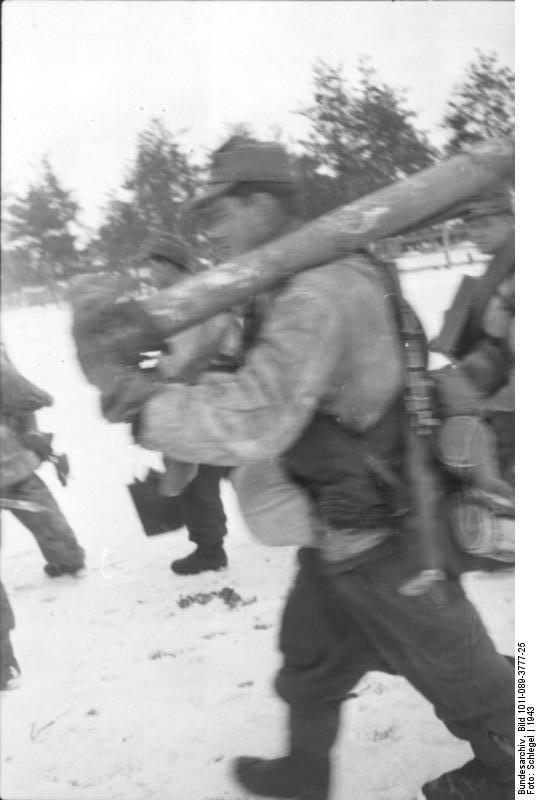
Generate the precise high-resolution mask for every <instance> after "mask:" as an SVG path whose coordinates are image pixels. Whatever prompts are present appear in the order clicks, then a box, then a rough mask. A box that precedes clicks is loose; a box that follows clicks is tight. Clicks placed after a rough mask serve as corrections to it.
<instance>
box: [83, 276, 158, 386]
mask: <svg viewBox="0 0 537 800" xmlns="http://www.w3.org/2000/svg"><path fill="white" fill-rule="evenodd" d="M72 304H73V329H72V333H73V338H74V340H75V345H76V348H77V355H78V360H79V363H80V366H81V367H82V371H83V372H84V375H85V376H86V379H87V380H88V381H89V382H90V383H92V384H93V385H95V386H97V387H98V388H99V389H102V387H103V384H107V382H108V380H109V375H108V373H109V368H112V371H113V372H114V371H115V368H116V367H118V366H120V367H123V366H136V365H137V364H138V363H139V361H140V354H141V353H143V352H147V351H151V350H160V348H161V346H162V337H161V336H160V334H159V333H158V331H157V329H156V327H155V325H154V323H153V320H152V319H151V317H149V315H148V314H147V313H146V312H145V311H144V310H143V308H142V307H141V306H140V305H139V304H138V303H137V302H136V301H135V300H133V299H131V298H125V297H122V296H121V295H120V294H118V282H117V280H113V281H110V280H108V281H107V280H104V282H103V285H102V286H100V287H96V286H95V278H92V280H91V281H86V282H85V283H83V284H82V287H81V288H80V291H79V293H78V294H77V296H76V297H74V298H73V299H72Z"/></svg>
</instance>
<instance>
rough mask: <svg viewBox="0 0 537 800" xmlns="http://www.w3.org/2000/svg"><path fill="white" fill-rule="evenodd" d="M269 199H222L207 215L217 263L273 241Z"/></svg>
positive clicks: (218, 200) (259, 196)
mask: <svg viewBox="0 0 537 800" xmlns="http://www.w3.org/2000/svg"><path fill="white" fill-rule="evenodd" d="M267 198H270V196H269V195H263V194H259V195H252V197H248V198H242V197H227V196H224V197H219V198H217V199H216V200H215V201H214V202H213V203H212V204H211V206H210V208H209V211H208V215H207V234H208V236H209V239H210V240H211V244H212V246H213V250H214V252H215V255H216V257H217V259H218V260H219V261H220V262H222V261H229V260H231V259H233V258H235V257H237V256H240V255H243V253H246V252H248V250H252V249H253V248H254V247H257V246H258V245H260V244H262V243H263V242H265V241H266V240H267V239H269V238H270V236H271V234H272V230H273V227H274V226H273V221H272V217H271V208H270V201H271V199H272V198H270V199H268V200H267Z"/></svg>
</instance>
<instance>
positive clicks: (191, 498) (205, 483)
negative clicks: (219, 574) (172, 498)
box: [171, 464, 227, 575]
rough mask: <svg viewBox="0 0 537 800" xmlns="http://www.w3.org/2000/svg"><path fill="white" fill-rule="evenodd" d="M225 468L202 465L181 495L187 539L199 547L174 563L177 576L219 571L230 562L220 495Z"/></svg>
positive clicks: (173, 567) (173, 566) (173, 568)
mask: <svg viewBox="0 0 537 800" xmlns="http://www.w3.org/2000/svg"><path fill="white" fill-rule="evenodd" d="M225 471H226V470H225V469H224V468H222V467H213V466H208V465H206V464H200V467H199V469H198V473H197V475H196V477H195V478H194V480H193V481H191V483H189V485H188V486H187V487H186V489H185V490H184V492H183V493H182V495H181V508H182V511H183V521H184V524H185V526H186V528H187V530H188V538H189V539H190V540H191V541H192V542H194V543H195V544H196V546H197V547H196V550H194V552H193V553H190V555H188V556H186V558H179V559H176V560H175V561H173V562H172V564H171V568H172V570H173V571H174V572H175V573H176V574H178V575H193V574H196V573H199V572H204V571H206V570H218V569H220V568H221V567H225V566H226V565H227V556H226V553H225V550H224V537H225V535H226V533H227V527H226V515H225V512H224V506H223V503H222V500H221V497H220V479H221V478H222V477H223V475H224V473H225Z"/></svg>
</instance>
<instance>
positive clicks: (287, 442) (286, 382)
mask: <svg viewBox="0 0 537 800" xmlns="http://www.w3.org/2000/svg"><path fill="white" fill-rule="evenodd" d="M377 269H378V268H377V267H375V266H374V265H372V263H371V262H370V261H369V259H368V258H367V257H366V256H365V255H355V256H348V257H346V258H343V259H341V260H338V261H335V262H332V263H330V264H327V265H324V266H322V267H318V268H316V269H313V270H309V271H307V272H303V273H300V274H299V275H297V276H295V277H294V278H292V279H291V280H290V281H288V283H287V284H285V286H284V287H283V288H281V289H280V290H279V291H278V292H276V293H274V294H273V295H272V296H271V298H270V301H269V303H268V304H267V308H266V311H265V313H264V316H263V318H262V320H261V325H260V328H259V331H258V333H257V335H256V338H255V340H254V343H253V346H252V348H251V349H250V350H249V352H248V353H247V354H246V358H245V362H244V365H243V366H242V367H241V368H240V369H239V370H238V371H237V372H235V373H234V374H218V373H216V374H207V375H206V376H205V377H204V379H203V381H202V382H200V383H199V384H197V385H195V386H186V385H170V386H166V387H163V388H162V390H161V391H160V392H159V393H158V394H157V395H155V396H154V397H153V398H151V399H150V400H149V401H148V402H147V403H146V405H145V407H144V410H143V411H142V414H141V419H140V426H139V441H140V443H141V444H142V445H143V446H145V447H147V448H149V449H151V450H158V451H161V452H163V453H164V454H165V455H167V456H169V457H171V458H175V459H178V460H181V461H189V462H192V463H204V464H216V465H222V466H229V465H241V464H247V463H252V462H257V461H264V460H266V459H271V458H274V457H276V456H278V455H280V454H282V453H284V452H285V451H287V450H288V449H289V448H290V447H291V446H292V445H293V443H294V442H296V441H297V440H298V438H299V437H300V435H301V434H302V433H303V432H304V431H305V429H306V428H307V426H308V424H309V423H310V422H311V420H312V418H313V416H314V415H315V414H316V413H321V414H326V415H328V416H330V417H333V418H334V419H336V420H337V421H339V422H340V423H341V424H343V425H345V426H346V427H348V428H350V429H351V430H354V431H356V432H363V431H366V430H368V429H369V428H371V427H372V426H373V425H374V424H375V423H376V422H377V421H378V420H379V419H380V418H381V417H382V416H383V414H384V413H385V412H386V411H387V409H388V408H389V407H390V405H391V404H392V403H393V400H394V398H395V397H396V395H397V393H398V392H399V390H400V389H401V387H402V384H403V367H402V363H401V358H400V350H399V348H400V344H399V339H398V334H397V330H396V328H395V323H394V322H393V320H392V312H391V307H390V300H389V298H388V297H386V294H385V289H384V286H383V284H382V283H381V281H380V279H379V277H378V274H377Z"/></svg>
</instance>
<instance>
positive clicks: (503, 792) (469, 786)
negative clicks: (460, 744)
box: [417, 758, 515, 800]
mask: <svg viewBox="0 0 537 800" xmlns="http://www.w3.org/2000/svg"><path fill="white" fill-rule="evenodd" d="M513 776H514V770H513ZM514 796H515V781H514V777H510V778H508V779H507V781H506V782H500V781H499V778H498V775H496V774H494V773H493V772H492V770H490V769H488V768H487V767H486V766H485V765H484V764H482V763H481V762H480V761H478V760H477V759H476V758H474V759H472V761H468V762H467V763H466V764H464V766H462V767H459V768H458V769H454V770H452V771H451V772H446V773H445V774H444V775H441V776H440V777H439V778H436V780H434V781H429V783H426V784H425V785H424V786H423V787H422V789H421V792H419V793H418V796H417V800H513V797H514Z"/></svg>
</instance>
